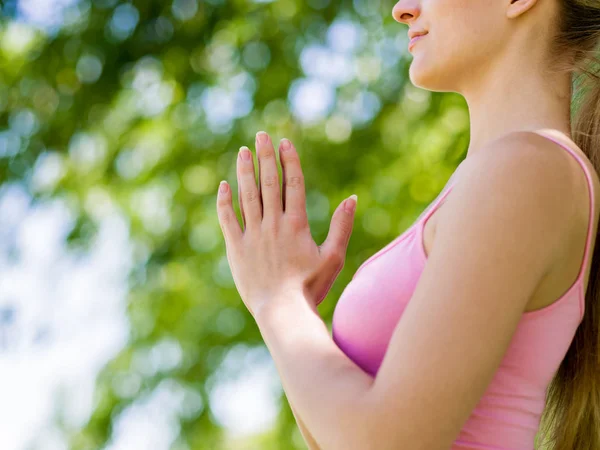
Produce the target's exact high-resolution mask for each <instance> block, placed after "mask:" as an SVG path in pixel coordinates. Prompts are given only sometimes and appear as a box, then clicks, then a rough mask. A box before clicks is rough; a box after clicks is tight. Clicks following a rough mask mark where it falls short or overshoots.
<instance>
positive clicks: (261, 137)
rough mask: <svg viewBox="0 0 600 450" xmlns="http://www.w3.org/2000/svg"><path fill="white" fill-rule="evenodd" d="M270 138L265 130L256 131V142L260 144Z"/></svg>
mask: <svg viewBox="0 0 600 450" xmlns="http://www.w3.org/2000/svg"><path fill="white" fill-rule="evenodd" d="M268 139H269V135H268V134H267V133H265V132H264V131H259V132H258V133H256V142H257V143H258V144H266V143H267V140H268Z"/></svg>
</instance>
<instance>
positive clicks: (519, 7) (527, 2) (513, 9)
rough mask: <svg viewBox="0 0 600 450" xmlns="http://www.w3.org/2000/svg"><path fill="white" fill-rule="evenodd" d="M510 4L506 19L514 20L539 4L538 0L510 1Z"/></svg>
mask: <svg viewBox="0 0 600 450" xmlns="http://www.w3.org/2000/svg"><path fill="white" fill-rule="evenodd" d="M509 1H510V4H509V5H508V9H507V10H506V17H508V18H509V19H514V18H515V17H518V16H520V15H521V14H524V13H525V12H526V11H528V10H530V9H531V8H533V7H534V6H535V5H536V4H537V2H538V1H537V0H509Z"/></svg>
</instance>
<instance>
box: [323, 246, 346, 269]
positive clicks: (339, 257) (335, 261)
mask: <svg viewBox="0 0 600 450" xmlns="http://www.w3.org/2000/svg"><path fill="white" fill-rule="evenodd" d="M327 261H328V262H329V263H330V264H332V265H334V266H339V265H340V264H343V262H344V255H343V254H342V251H341V250H340V249H335V250H332V251H331V252H329V254H328V255H327Z"/></svg>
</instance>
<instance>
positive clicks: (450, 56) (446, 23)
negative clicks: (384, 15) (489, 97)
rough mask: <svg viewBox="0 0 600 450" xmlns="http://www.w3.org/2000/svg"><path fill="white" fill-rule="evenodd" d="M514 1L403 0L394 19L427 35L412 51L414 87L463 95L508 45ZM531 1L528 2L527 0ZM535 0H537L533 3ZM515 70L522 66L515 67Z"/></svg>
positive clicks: (411, 76)
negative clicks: (511, 10) (510, 9)
mask: <svg viewBox="0 0 600 450" xmlns="http://www.w3.org/2000/svg"><path fill="white" fill-rule="evenodd" d="M515 1H516V0H512V1H511V0H493V1H492V0H400V1H399V2H397V3H396V5H395V6H394V8H393V10H392V15H393V17H394V19H395V20H396V21H398V22H400V23H404V24H406V25H408V29H407V30H406V32H407V33H408V31H409V30H410V31H425V32H426V33H427V35H425V36H423V37H422V38H420V39H419V40H418V41H417V42H416V43H415V45H414V47H413V48H412V51H411V53H412V56H413V61H412V63H411V66H410V70H409V74H410V79H411V81H412V83H413V84H414V85H415V86H419V87H422V88H424V89H427V90H430V91H438V92H464V91H465V90H468V89H470V88H471V87H475V86H472V85H473V84H474V83H477V82H478V81H479V82H481V77H483V76H484V75H485V73H486V72H489V70H490V69H492V68H493V67H492V66H493V65H494V63H495V62H496V61H500V60H501V59H502V58H501V56H502V54H503V53H504V52H505V51H507V48H508V47H509V45H508V44H507V43H508V42H510V39H509V38H510V34H511V26H513V25H514V21H511V20H509V16H510V11H509V9H507V8H511V4H512V3H515ZM523 1H524V2H525V3H530V0H523ZM534 2H535V1H534ZM514 69H515V70H517V69H518V68H514Z"/></svg>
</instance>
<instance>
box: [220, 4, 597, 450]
mask: <svg viewBox="0 0 600 450" xmlns="http://www.w3.org/2000/svg"><path fill="white" fill-rule="evenodd" d="M393 16H394V18H395V19H396V20H397V21H398V22H400V23H403V24H406V25H408V27H409V36H411V37H412V36H416V35H421V37H420V38H418V39H415V40H411V44H409V45H410V51H411V53H412V55H413V61H412V64H411V67H410V78H411V81H412V82H413V83H414V84H415V85H416V86H419V87H422V88H423V89H428V90H432V91H454V92H459V93H460V94H462V95H464V97H465V99H466V101H467V103H468V106H469V110H470V114H471V141H470V146H469V149H468V154H467V157H466V159H465V160H464V161H463V162H462V163H461V164H460V165H459V168H458V169H457V170H456V172H455V173H454V175H453V177H452V179H451V181H450V182H449V183H448V185H447V187H446V188H445V189H444V191H443V192H442V193H441V194H440V196H439V197H438V199H436V200H435V201H434V202H432V204H431V205H430V207H429V208H428V209H427V210H426V211H425V213H424V214H422V215H421V217H419V218H418V219H417V221H416V222H415V223H414V224H413V225H412V226H411V227H410V228H409V229H408V230H406V231H405V232H404V233H403V234H402V235H401V236H399V237H398V238H396V239H395V240H394V241H392V242H391V243H390V244H389V245H388V246H386V247H385V248H383V249H382V250H380V251H379V252H378V253H376V254H375V255H373V256H372V257H371V258H369V259H368V260H367V261H366V262H365V263H364V264H363V265H362V266H361V267H360V268H359V270H358V271H357V272H356V273H355V275H354V278H353V280H352V282H351V283H350V284H349V285H348V286H347V287H346V289H345V290H344V292H343V295H342V296H341V298H340V300H339V302H338V304H337V306H336V309H335V312H334V317H333V323H332V326H333V339H331V337H330V336H329V333H328V330H327V327H326V325H325V324H324V322H323V321H322V320H321V319H320V317H319V315H318V312H317V309H316V306H317V305H318V303H319V302H320V301H321V300H322V299H323V298H324V296H325V295H326V293H327V291H328V290H329V287H330V286H331V284H332V283H333V281H334V280H335V278H336V277H337V274H338V273H339V271H340V270H341V268H342V266H343V263H344V259H345V255H346V248H347V243H348V240H349V238H350V234H351V232H352V224H353V220H354V208H353V206H355V199H354V200H353V199H348V200H346V201H345V202H343V204H342V205H340V206H339V207H338V208H337V210H336V211H335V213H334V216H333V219H332V226H331V230H330V232H329V235H328V236H327V239H326V241H325V242H324V243H323V245H321V246H317V245H316V244H315V243H314V241H313V240H312V237H311V234H310V230H309V228H308V220H307V216H306V205H305V196H304V184H303V183H304V178H303V176H302V171H301V169H300V163H299V159H298V155H297V153H296V152H295V150H294V148H293V145H291V143H290V142H289V141H287V140H282V143H281V144H280V146H279V152H280V160H281V163H282V168H283V174H284V177H283V178H284V185H283V188H282V192H280V189H279V183H278V177H277V166H276V158H275V152H274V148H273V146H272V144H271V141H270V138H269V137H268V135H267V134H266V133H259V134H258V135H257V142H256V148H257V150H256V151H257V156H258V164H259V173H260V175H259V178H260V180H259V186H257V185H256V181H255V179H254V166H253V162H252V161H253V158H252V154H251V152H250V151H249V149H248V148H247V147H243V148H242V149H241V151H240V155H241V156H245V157H247V158H248V160H247V161H246V160H244V159H242V158H241V157H240V158H239V159H238V182H239V186H240V187H239V199H240V207H241V211H242V217H243V222H244V225H245V229H244V230H242V229H241V228H240V226H239V223H238V221H237V219H236V216H235V212H234V209H233V206H232V195H231V189H229V188H228V185H227V183H222V184H223V186H224V190H223V191H222V192H220V193H219V194H218V200H217V210H218V214H219V221H220V224H221V227H222V230H223V233H224V236H225V240H226V244H227V254H228V259H229V263H230V266H231V269H232V274H233V277H234V280H235V283H236V287H237V289H238V290H239V292H240V295H241V297H242V299H243V301H244V302H245V304H246V306H247V307H248V309H249V310H250V311H251V313H252V314H253V316H254V318H255V320H256V322H257V324H258V327H259V329H260V331H261V333H262V336H263V337H264V339H265V342H266V344H267V347H268V348H269V350H270V352H271V354H272V356H273V359H274V361H275V364H276V367H277V369H278V371H279V374H280V376H281V379H282V384H283V387H284V389H285V392H286V395H287V397H288V399H289V401H290V404H291V405H292V410H293V412H294V415H295V417H296V419H297V421H298V424H299V427H300V429H301V431H302V434H303V436H304V438H305V439H306V441H307V444H308V445H309V447H310V448H312V449H315V448H322V449H325V450H333V449H343V450H349V449H360V450H363V449H378V450H379V449H411V450H420V449H423V450H425V449H427V450H430V449H435V450H437V449H448V448H452V449H482V450H483V449H497V450H501V449H502V450H504V449H533V448H534V445H535V444H536V441H537V445H540V447H537V448H553V449H556V450H584V449H585V450H587V449H590V450H591V449H600V363H599V358H600V354H599V349H598V342H599V339H600V333H599V326H598V325H599V322H600V309H599V307H598V302H599V298H598V292H597V289H598V284H597V283H598V278H599V268H598V258H597V257H596V258H593V256H594V255H595V253H594V252H593V250H594V248H595V241H596V234H597V229H598V224H597V222H598V219H597V218H598V213H597V211H598V210H599V209H600V208H599V205H598V203H597V199H598V198H599V189H600V183H599V181H598V177H597V171H598V169H600V157H599V154H598V152H599V151H600V135H599V133H598V129H599V128H600V81H599V80H598V77H597V76H596V75H595V74H594V73H591V72H590V73H588V77H587V78H585V79H584V80H587V81H586V83H587V84H583V85H582V86H583V88H585V89H584V90H575V91H574V90H573V89H572V78H571V75H572V73H573V72H574V71H575V70H576V69H578V70H579V71H580V72H585V71H586V68H587V66H586V65H585V64H586V63H588V62H589V58H595V57H596V54H595V53H594V50H595V48H596V46H597V45H598V42H599V40H600V4H598V2H596V1H590V0H494V1H486V2H482V1H481V0H402V1H399V2H398V3H397V4H396V5H395V7H394V9H393ZM578 93H584V94H585V97H584V101H583V102H582V103H581V106H580V108H579V109H578V111H577V114H576V120H574V121H573V123H571V98H572V95H573V94H578ZM282 197H283V198H282ZM442 203H443V207H441V206H442ZM344 206H348V209H347V210H346V209H345V208H344ZM546 394H547V398H546ZM542 418H543V419H544V420H543V421H542ZM538 432H539V433H538ZM542 438H544V440H545V442H544V443H543V445H542V443H541V441H542ZM548 446H549V447H548Z"/></svg>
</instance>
